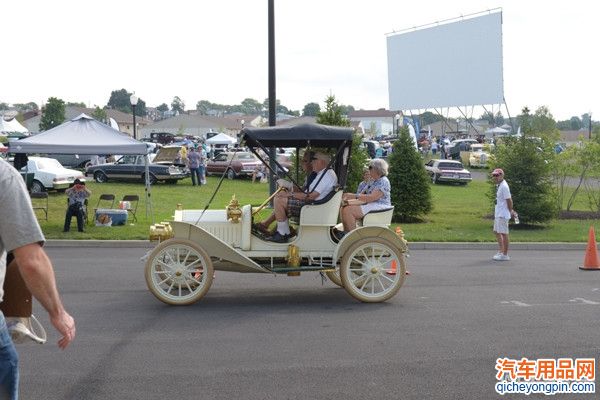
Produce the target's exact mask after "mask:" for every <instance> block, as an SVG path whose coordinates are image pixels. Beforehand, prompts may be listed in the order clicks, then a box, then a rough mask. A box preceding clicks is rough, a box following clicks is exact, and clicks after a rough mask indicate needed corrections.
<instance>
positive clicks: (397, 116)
mask: <svg viewBox="0 0 600 400" xmlns="http://www.w3.org/2000/svg"><path fill="white" fill-rule="evenodd" d="M394 119H395V120H396V135H398V134H400V114H396V116H395V117H394Z"/></svg>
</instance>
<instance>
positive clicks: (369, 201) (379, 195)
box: [342, 158, 392, 233]
mask: <svg viewBox="0 0 600 400" xmlns="http://www.w3.org/2000/svg"><path fill="white" fill-rule="evenodd" d="M369 173H370V175H371V179H372V181H371V182H370V185H369V190H368V191H367V193H357V194H355V193H344V195H343V197H342V199H343V200H346V202H347V203H348V204H347V205H345V206H343V207H342V223H343V224H344V232H346V233H347V232H350V231H351V230H353V229H356V221H357V220H360V219H362V218H363V217H364V216H365V214H366V213H368V212H369V211H374V210H382V209H386V208H390V207H391V205H392V201H391V197H390V192H391V185H390V181H389V180H388V178H387V174H388V164H387V162H385V160H383V159H381V158H375V159H373V160H371V162H370V163H369Z"/></svg>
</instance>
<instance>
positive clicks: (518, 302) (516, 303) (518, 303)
mask: <svg viewBox="0 0 600 400" xmlns="http://www.w3.org/2000/svg"><path fill="white" fill-rule="evenodd" d="M501 303H502V304H514V305H515V306H519V307H531V304H527V303H523V302H522V301H517V300H510V301H502V302H501Z"/></svg>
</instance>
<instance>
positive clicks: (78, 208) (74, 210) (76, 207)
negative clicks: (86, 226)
mask: <svg viewBox="0 0 600 400" xmlns="http://www.w3.org/2000/svg"><path fill="white" fill-rule="evenodd" d="M84 213H85V211H84V210H83V205H82V204H81V203H75V204H71V205H70V206H69V208H67V215H66V216H65V226H64V228H63V231H65V232H68V231H69V230H70V229H71V218H73V216H75V217H77V230H78V231H79V232H83V216H84Z"/></svg>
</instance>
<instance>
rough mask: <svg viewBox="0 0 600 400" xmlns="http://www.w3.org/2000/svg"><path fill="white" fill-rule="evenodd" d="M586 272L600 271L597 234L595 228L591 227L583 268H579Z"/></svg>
mask: <svg viewBox="0 0 600 400" xmlns="http://www.w3.org/2000/svg"><path fill="white" fill-rule="evenodd" d="M579 269H583V270H586V271H600V261H598V250H597V248H596V234H595V233H594V227H593V226H590V232H589V234H588V244H587V249H585V259H584V260H583V266H582V267H579Z"/></svg>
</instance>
